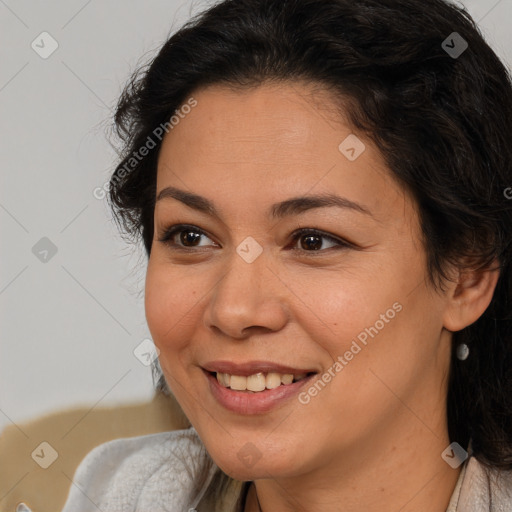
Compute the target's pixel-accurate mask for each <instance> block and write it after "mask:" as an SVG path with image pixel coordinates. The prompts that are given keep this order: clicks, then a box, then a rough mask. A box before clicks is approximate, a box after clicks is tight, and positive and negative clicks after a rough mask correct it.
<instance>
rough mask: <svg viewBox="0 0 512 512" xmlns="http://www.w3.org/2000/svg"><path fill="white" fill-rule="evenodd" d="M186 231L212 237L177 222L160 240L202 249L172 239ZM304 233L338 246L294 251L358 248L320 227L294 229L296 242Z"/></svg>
mask: <svg viewBox="0 0 512 512" xmlns="http://www.w3.org/2000/svg"><path fill="white" fill-rule="evenodd" d="M184 231H189V232H190V231H191V232H194V233H197V234H200V235H204V236H206V237H207V238H210V237H209V236H208V235H207V234H206V233H205V232H204V231H202V230H201V229H199V228H198V227H197V226H192V225H190V224H177V225H174V226H170V227H169V228H167V229H165V230H164V232H163V235H162V237H161V238H159V239H158V241H159V242H162V243H163V244H165V245H167V246H168V247H170V248H171V249H173V250H178V251H183V252H188V253H190V252H197V250H198V249H201V247H198V248H194V247H184V246H181V245H178V244H177V243H175V242H173V241H172V239H173V237H174V236H175V235H177V234H180V233H182V232H184ZM304 235H314V236H318V237H321V238H324V239H326V240H329V241H330V242H335V243H336V244H337V245H338V246H337V247H329V248H327V249H320V250H318V251H316V250H311V251H307V250H305V249H296V248H293V250H294V251H300V252H305V253H313V254H315V253H316V254H318V253H325V251H329V250H343V249H356V247H355V246H354V245H352V244H351V243H349V242H347V241H345V240H342V239H340V238H336V237H333V236H331V235H328V234H327V233H325V232H323V231H319V230H318V229H314V228H301V229H298V230H297V231H294V233H293V234H292V237H293V238H292V240H293V242H294V243H296V241H297V240H298V239H300V238H301V237H302V236H304Z"/></svg>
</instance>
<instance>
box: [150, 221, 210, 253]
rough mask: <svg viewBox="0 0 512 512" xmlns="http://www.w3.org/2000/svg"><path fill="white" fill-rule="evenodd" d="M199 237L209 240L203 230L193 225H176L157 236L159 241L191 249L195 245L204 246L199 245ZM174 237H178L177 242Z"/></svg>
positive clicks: (175, 246)
mask: <svg viewBox="0 0 512 512" xmlns="http://www.w3.org/2000/svg"><path fill="white" fill-rule="evenodd" d="M201 237H205V238H208V239H209V240H211V239H210V238H209V237H208V236H207V235H206V234H205V233H204V231H201V230H200V229H199V228H197V227H195V226H187V225H176V226H171V227H170V228H168V229H166V230H165V231H164V233H163V235H162V237H161V238H159V242H162V243H164V244H166V245H168V246H170V247H173V248H178V249H179V248H183V249H193V248H195V247H205V245H199V242H200V241H201ZM176 239H178V240H179V242H177V241H176ZM214 244H215V242H214ZM207 245H209V244H207Z"/></svg>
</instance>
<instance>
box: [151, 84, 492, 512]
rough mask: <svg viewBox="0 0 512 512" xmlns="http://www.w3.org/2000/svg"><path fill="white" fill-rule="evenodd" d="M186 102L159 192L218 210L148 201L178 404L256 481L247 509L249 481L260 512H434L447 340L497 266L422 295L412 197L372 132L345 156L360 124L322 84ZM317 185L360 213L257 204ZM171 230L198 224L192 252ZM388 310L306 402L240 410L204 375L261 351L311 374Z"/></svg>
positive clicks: (448, 485) (479, 301)
mask: <svg viewBox="0 0 512 512" xmlns="http://www.w3.org/2000/svg"><path fill="white" fill-rule="evenodd" d="M193 96H194V98H195V99H196V100H197V102H198V104H197V106H196V107H195V108H193V109H192V111H191V112H190V113H189V114H188V115H187V116H186V117H185V118H184V119H183V120H181V122H180V123H179V124H178V125H177V126H175V127H174V129H173V130H172V131H170V132H169V134H168V135H167V136H166V137H165V139H164V141H163V145H162V148H161V153H160V155H159V163H158V173H157V196H158V194H159V193H160V191H161V190H163V189H164V188H166V187H171V186H172V187H176V188H179V189H182V190H185V191H187V192H191V193H194V194H198V195H200V196H203V197H205V198H207V199H209V200H210V201H212V202H213V203H214V205H215V206H216V208H217V209H218V210H219V212H220V214H221V217H220V218H216V217H214V216H211V215H208V214H206V213H202V212H199V211H196V210H195V209H193V208H190V207H188V206H186V205H185V204H183V203H182V202H180V201H178V200H176V199H174V198H167V199H162V200H160V201H157V203H156V206H155V217H154V218H155V238H154V241H153V245H152V250H151V256H150V259H149V265H148V270H147V280H146V295H145V301H146V317H147V321H148V325H149V328H150V331H151V334H152V336H153V340H154V342H155V344H156V346H157V347H158V349H159V350H160V363H161V366H162V370H163V372H164V375H165V377H166V380H167V382H168V384H169V386H170V388H171V390H172V391H173V393H174V394H175V396H176V398H177V400H178V402H179V403H180V405H181V407H182V408H183V410H184V412H185V414H186V415H187V416H188V418H189V419H190V421H191V423H192V424H193V425H194V427H195V428H196V430H197V432H198V434H199V436H200V437H201V439H202V440H203V442H204V444H205V446H206V448H207V450H208V451H209V453H210V454H211V456H212V458H213V459H214V461H215V462H216V463H217V465H218V466H219V467H221V469H222V470H223V471H224V472H226V473H227V474H229V475H230V476H231V477H233V478H236V479H239V480H251V481H254V486H253V487H252V488H251V491H250V494H249V498H248V501H247V505H246V509H245V510H246V511H248V512H252V511H257V510H258V505H257V502H256V491H257V495H258V499H259V502H260V504H261V509H262V510H264V511H269V510H279V511H283V512H285V511H308V512H310V511H316V510H322V511H324V512H330V511H339V510H340V508H341V506H342V507H343V511H344V512H356V511H358V512H359V511H361V510H365V511H366V512H374V511H375V512H377V511H378V512H382V510H386V511H397V512H398V511H400V512H412V511H415V512H417V511H429V512H432V511H434V512H444V511H445V510H446V507H447V506H448V502H449V500H450V496H451V495H452V493H453V489H454V487H455V484H456V481H457V478H458V476H459V473H460V468H458V469H452V468H451V467H450V466H449V465H448V464H446V462H444V460H443V459H442V458H441V453H442V452H443V450H444V449H445V448H446V447H447V446H448V445H449V444H450V440H449V437H448V433H447V419H446V412H445V407H446V393H447V377H448V369H449V363H450V357H451V355H450V346H451V338H452V334H451V333H452V332H453V331H457V330H460V329H462V328H463V327H465V326H467V325H469V324H471V323H473V322H474V321H475V320H476V319H478V317H479V316H480V315H481V314H482V313H483V312H484V311H485V309H486V308H487V306H488V305H489V303H490V300H491V298H492V294H493V291H494V288H495V285H496V280H497V277H498V276H497V273H496V272H491V271H488V272H481V273H480V274H472V273H467V274H463V273H460V272H458V271H457V269H453V282H449V283H447V285H446V287H447V289H446V292H444V293H441V292H436V291H434V289H433V288H432V286H431V284H430V283H429V281H428V279H427V278H426V276H427V274H426V254H425V250H424V247H423V245H422V243H421V241H420V240H421V237H420V225H419V220H418V215H417V210H416V205H415V203H414V201H413V199H412V198H411V197H410V196H409V195H408V194H407V193H406V192H405V191H404V190H403V189H402V188H401V187H400V186H399V185H398V184H397V183H396V182H395V181H394V179H393V178H392V177H391V173H390V171H389V170H388V169H387V168H386V165H385V163H384V160H383V158H382V156H381V155H380V153H379V151H378V150H377V149H376V147H375V146H374V145H373V144H372V142H371V140H370V139H368V138H365V137H364V136H363V135H362V134H356V135H357V136H358V137H359V139H360V140H361V141H363V142H364V144H365V146H366V149H365V151H364V152H363V153H362V154H361V155H360V156H359V157H358V158H357V159H356V160H355V161H349V159H347V158H346V157H345V156H344V155H343V154H342V153H341V152H340V150H339V149H338V146H339V145H340V143H341V142H342V141H343V140H344V139H345V138H346V137H347V136H348V135H349V134H350V133H355V132H354V130H352V129H351V127H350V126H349V125H348V124H347V122H346V121H345V120H344V119H343V118H342V117H340V116H339V114H338V113H337V112H336V106H337V105H338V103H336V102H335V99H334V98H333V97H332V96H330V94H329V93H328V92H326V91H322V90H320V89H319V88H318V87H317V88H313V87H312V86H311V85H309V84H306V83H299V82H294V83H280V84H276V83H274V84H272V83H264V84H263V85H261V86H258V87H256V88H252V89H245V90H243V91H234V90H231V89H228V88H227V87H225V86H210V87H207V88H204V89H200V90H197V91H195V92H194V94H193ZM321 193H335V194H337V195H339V196H343V197H345V198H347V199H349V200H350V201H353V202H356V203H358V204H360V205H362V206H363V207H364V208H365V209H368V210H369V211H370V212H371V215H366V214H363V213H361V212H358V211H356V210H353V209H349V208H337V207H323V208H315V209H310V210H307V211H304V212H302V213H295V214H293V215H291V216H288V217H284V218H282V219H272V218H271V217H270V216H269V214H268V212H269V209H270V207H271V205H273V204H274V203H277V202H280V201H284V200H287V199H290V198H292V197H297V196H304V195H311V194H321ZM180 223H186V224H191V225H193V226H196V227H197V229H199V230H200V231H203V232H205V234H204V235H203V236H202V237H200V238H199V240H198V241H197V242H195V243H189V251H188V252H187V251H186V250H180V247H181V248H182V249H183V247H184V246H183V239H182V238H180V235H179V233H178V234H177V235H175V236H174V238H173V241H174V242H175V244H176V246H174V247H172V246H170V245H167V244H165V243H164V242H162V241H159V240H160V239H161V238H162V236H163V234H164V231H165V229H166V228H168V227H169V226H172V225H176V224H180ZM298 228H316V229H318V230H321V231H323V232H325V233H326V236H332V237H335V238H339V239H342V240H347V241H349V242H350V243H351V244H353V246H355V248H354V247H341V248H334V249H333V248H332V247H337V245H336V242H333V241H330V240H329V239H328V238H319V239H314V242H315V243H316V244H318V245H317V247H319V248H321V250H316V251H314V250H312V249H311V248H310V247H311V246H310V245H308V243H307V242H308V240H307V237H308V235H306V236H302V237H300V236H299V237H298V238H294V236H293V234H294V232H295V231H296V230H297V229H298ZM196 236H197V235H196ZM249 236H250V237H252V238H254V239H255V240H256V241H257V242H258V243H259V244H260V246H261V247H262V248H263V252H262V254H261V255H260V256H259V257H257V258H256V260H255V261H253V262H252V263H247V262H246V261H245V260H244V259H242V258H241V257H240V256H239V254H238V253H237V252H236V248H237V247H238V246H239V245H240V244H241V243H242V242H243V241H244V240H245V239H246V238H247V237H249ZM309 236H310V235H309ZM185 243H186V239H185ZM293 248H295V251H294V250H293ZM394 303H399V304H400V305H401V306H402V310H401V311H400V312H398V313H397V314H396V316H395V318H393V319H392V320H389V321H388V322H386V323H385V326H384V328H382V329H381V330H380V331H379V333H378V335H376V336H375V337H374V338H373V339H372V338H369V339H368V343H367V345H366V346H364V347H363V348H362V350H361V351H360V352H359V353H357V355H355V356H354V357H353V359H352V360H351V361H350V362H348V364H347V365H346V366H345V367H344V368H343V370H342V371H340V372H339V373H337V374H336V377H334V378H332V379H331V381H330V382H329V383H328V384H327V385H326V386H325V387H324V388H323V389H322V390H321V391H320V392H319V393H318V394H317V395H316V396H314V397H312V398H311V401H310V402H309V403H308V404H301V403H300V402H299V401H298V400H297V397H293V398H292V399H291V400H288V401H286V402H285V403H283V404H281V405H280V406H279V407H278V408H275V409H273V410H271V411H269V412H267V413H264V414H258V415H254V416H246V415H239V414H235V413H233V412H230V411H228V410H226V409H224V408H223V407H222V406H221V405H220V404H219V403H218V402H217V401H216V400H215V399H214V397H213V396H212V394H211V392H210V390H209V386H208V383H207V380H206V378H205V376H204V374H203V371H202V370H201V368H200V366H201V365H203V364H205V363H206V362H208V361H212V360H220V359H222V360H230V361H235V362H243V361H249V360H269V361H273V362H276V363H281V364H286V365H289V366H292V367H296V368H314V369H315V370H316V371H318V374H319V377H321V375H322V374H323V373H324V372H327V371H328V369H329V368H331V367H332V366H333V363H334V361H336V358H337V357H338V356H340V355H343V354H344V353H345V352H346V351H347V350H349V348H350V346H351V344H352V340H354V339H355V338H356V337H357V335H358V334H359V333H361V332H362V331H364V329H365V328H368V327H370V326H374V325H375V323H376V321H377V320H379V319H380V318H381V317H380V315H381V314H385V313H386V311H387V310H389V309H390V308H392V306H393V304H394ZM461 364H463V363H461ZM249 442H250V443H252V444H253V445H254V446H255V447H256V452H257V453H258V455H259V456H260V458H259V460H258V461H257V463H255V464H254V465H251V466H250V467H249V465H248V464H247V463H246V462H245V461H244V460H243V458H242V457H240V458H239V457H238V452H239V451H240V450H241V449H242V448H243V447H244V446H245V445H246V444H247V443H249ZM245 449H247V448H245ZM242 453H244V452H243V451H242Z"/></svg>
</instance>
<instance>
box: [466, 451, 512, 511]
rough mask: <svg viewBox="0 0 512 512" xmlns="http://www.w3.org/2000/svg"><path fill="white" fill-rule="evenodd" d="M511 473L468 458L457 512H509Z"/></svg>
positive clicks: (511, 485)
mask: <svg viewBox="0 0 512 512" xmlns="http://www.w3.org/2000/svg"><path fill="white" fill-rule="evenodd" d="M511 510H512V471H506V470H501V469H498V468H490V467H488V466H486V465H485V464H482V463H480V462H479V461H478V460H477V459H476V458H474V457H470V459H469V460H468V464H467V469H466V474H465V477H464V481H463V483H462V488H461V493H460V497H459V503H458V507H457V512H459V511H460V512H473V511H474V512H481V511H489V512H510V511H511Z"/></svg>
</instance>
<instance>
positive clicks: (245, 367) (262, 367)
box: [202, 361, 318, 377]
mask: <svg viewBox="0 0 512 512" xmlns="http://www.w3.org/2000/svg"><path fill="white" fill-rule="evenodd" d="M202 368H203V370H206V371H207V372H220V373H229V374H230V375H240V376H242V377H248V376H249V375H254V374H255V373H292V374H293V375H299V374H301V373H313V372H314V373H318V371H317V370H316V369H314V368H292V367H291V366H285V365H282V364H277V363H272V362H270V361H247V362H245V363H234V362H233V361H211V362H209V363H206V364H203V365H202Z"/></svg>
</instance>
